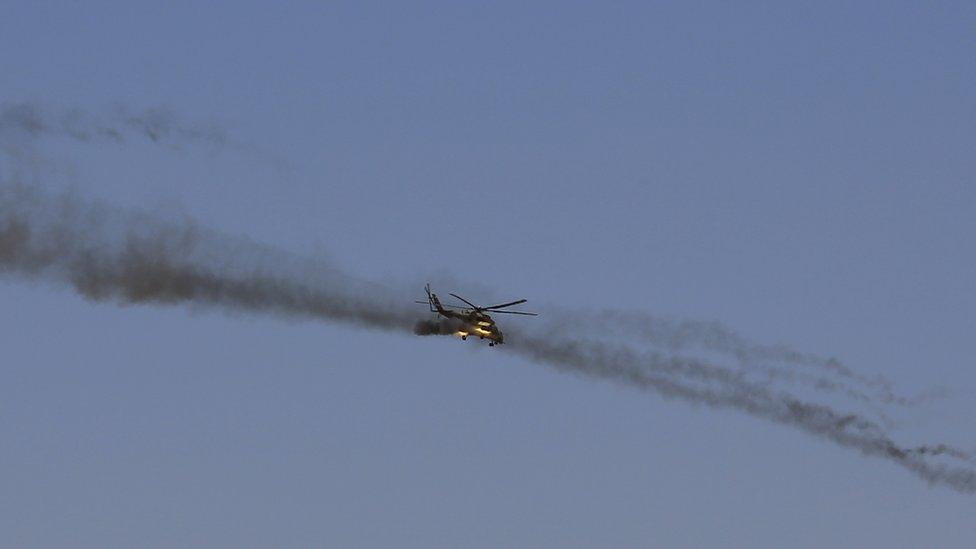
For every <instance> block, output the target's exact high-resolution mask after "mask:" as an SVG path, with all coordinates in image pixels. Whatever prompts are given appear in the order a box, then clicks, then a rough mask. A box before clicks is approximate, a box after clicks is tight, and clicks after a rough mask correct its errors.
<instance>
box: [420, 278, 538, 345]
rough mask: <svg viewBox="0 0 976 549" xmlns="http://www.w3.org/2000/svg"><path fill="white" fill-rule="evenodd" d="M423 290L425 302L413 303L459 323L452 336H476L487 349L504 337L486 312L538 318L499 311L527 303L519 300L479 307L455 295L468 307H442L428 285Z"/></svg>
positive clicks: (521, 312) (466, 337)
mask: <svg viewBox="0 0 976 549" xmlns="http://www.w3.org/2000/svg"><path fill="white" fill-rule="evenodd" d="M424 290H425V291H426V292H427V301H415V303H422V304H427V306H429V307H430V312H432V313H437V314H439V315H441V316H443V317H445V318H449V319H453V320H457V321H459V322H460V325H459V327H458V329H457V331H455V332H454V335H456V336H458V337H460V338H461V339H468V336H478V337H479V338H480V339H487V340H488V346H489V347H494V346H495V345H501V344H502V343H504V342H505V336H504V335H503V334H502V331H501V330H499V329H498V326H497V325H496V324H495V321H494V319H492V318H491V316H489V315H488V312H491V313H492V314H495V313H500V314H508V315H525V316H538V313H526V312H523V311H502V310H500V309H504V308H506V307H511V306H512V305H518V304H520V303H525V302H526V301H527V300H525V299H519V300H516V301H511V302H509V303H501V304H499V305H491V306H490V307H479V306H477V305H475V304H474V303H471V302H470V301H468V300H467V299H464V298H463V297H461V296H459V295H457V294H450V295H451V296H452V297H454V298H456V299H460V300H461V301H463V302H464V303H466V304H467V305H468V307H459V306H456V305H442V304H441V300H440V299H438V298H437V294H435V293H432V292H431V291H430V284H427V285H426V286H424Z"/></svg>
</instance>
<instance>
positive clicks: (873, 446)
mask: <svg viewBox="0 0 976 549" xmlns="http://www.w3.org/2000/svg"><path fill="white" fill-rule="evenodd" d="M511 348H512V349H513V350H515V351H516V352H517V353H519V354H520V355H522V356H524V357H526V358H528V359H529V360H532V361H534V362H540V363H544V364H549V365H550V366H553V367H555V368H557V369H559V370H563V371H568V372H575V373H579V374H584V375H587V376H590V377H597V378H603V379H609V380H614V381H618V382H621V383H624V384H627V385H630V386H633V387H636V388H639V389H642V390H646V391H651V392H654V393H657V394H658V395H661V396H663V397H665V398H674V399H680V400H684V401H687V402H693V403H698V404H704V405H707V406H710V407H713V408H719V409H732V410H737V411H740V412H744V413H746V414H749V415H751V416H753V417H758V418H762V419H766V420H768V421H772V422H774V423H779V424H782V425H789V426H792V427H795V428H797V429H799V430H801V431H803V432H806V433H808V434H811V435H814V436H818V437H821V438H824V439H826V440H829V441H831V442H833V443H835V444H838V445H840V446H843V447H847V448H852V449H855V450H858V451H859V452H861V453H862V454H864V455H869V456H874V457H880V458H884V459H887V460H889V461H892V462H894V463H896V464H898V465H900V466H902V467H904V468H905V469H907V470H909V471H910V472H912V473H914V474H915V475H917V476H918V477H920V478H922V479H923V480H925V481H927V482H929V483H930V484H941V485H945V486H948V487H950V488H953V489H955V490H957V491H959V492H964V493H976V471H974V470H972V469H967V468H961V467H946V466H944V465H938V464H933V463H930V462H927V461H925V460H924V459H923V456H924V455H926V454H928V455H937V454H948V455H951V456H953V457H956V458H959V459H964V460H969V459H970V458H969V456H968V454H966V453H964V452H961V451H959V450H956V449H954V448H951V447H949V446H947V445H937V446H934V447H925V446H923V447H919V448H915V449H912V448H903V447H901V446H899V445H897V444H895V442H894V441H893V440H892V439H891V438H890V436H889V435H888V434H886V432H885V430H884V429H883V428H882V427H881V426H880V425H878V424H877V423H874V422H872V421H870V420H868V419H866V418H864V417H862V416H859V415H857V414H842V413H840V412H837V411H835V410H833V409H831V408H830V407H828V406H825V405H821V404H814V403H807V402H803V401H801V400H799V399H797V398H795V397H793V396H790V395H788V394H779V395H777V394H774V393H772V392H770V391H768V390H766V389H764V388H762V387H758V386H755V385H751V384H748V383H743V382H741V381H738V380H736V379H735V377H734V376H732V377H730V376H729V374H728V373H727V372H724V371H723V370H722V369H721V368H716V367H714V366H712V365H710V364H707V363H704V362H700V361H694V360H688V359H685V358H682V357H675V356H671V357H664V356H662V355H658V354H650V355H646V356H640V355H639V354H637V353H635V352H634V351H633V350H632V349H629V348H627V347H611V346H608V345H605V344H601V343H599V342H580V341H554V340H553V339H550V338H538V337H531V336H527V337H522V338H520V339H519V340H518V341H517V342H514V343H513V345H512V347H511ZM693 379H698V380H706V381H713V382H717V383H712V384H711V385H707V386H701V385H696V384H695V383H693V382H692V381H691V380H693Z"/></svg>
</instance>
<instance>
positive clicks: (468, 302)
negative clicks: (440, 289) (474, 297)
mask: <svg viewBox="0 0 976 549" xmlns="http://www.w3.org/2000/svg"><path fill="white" fill-rule="evenodd" d="M450 295H452V296H454V297H456V298H458V299H460V300H461V301H463V302H465V303H467V304H468V305H471V306H472V307H474V308H475V309H476V310H479V311H480V310H481V307H479V306H477V305H475V304H474V303H471V302H470V301H468V300H467V299H464V298H463V297H461V296H459V295H457V294H450Z"/></svg>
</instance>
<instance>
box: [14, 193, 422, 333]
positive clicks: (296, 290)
mask: <svg viewBox="0 0 976 549" xmlns="http://www.w3.org/2000/svg"><path fill="white" fill-rule="evenodd" d="M0 273H2V274H6V275H8V276H16V277H21V278H28V279H32V280H44V281H48V282H52V283H62V284H67V285H69V286H70V287H72V288H73V289H74V290H75V291H77V292H78V293H79V294H81V295H83V296H84V297H86V298H88V299H92V300H95V301H112V302H116V303H120V304H136V303H151V304H167V305H171V304H179V303H185V304H190V305H193V306H197V307H212V308H220V309H222V310H225V311H228V312H234V311H247V312H259V313H270V314H275V315H279V316H285V317H296V318H311V319H319V320H335V321H342V322H349V323H353V324H357V325H360V326H367V327H371V328H378V329H384V330H403V331H407V330H410V329H411V327H412V322H413V321H414V320H415V319H416V317H417V315H416V312H415V311H412V310H410V309H409V308H408V307H406V306H403V305H401V304H400V303H401V300H399V299H397V298H396V297H394V296H391V295H389V294H388V292H384V291H383V290H382V289H381V288H378V287H371V286H367V285H366V284H364V283H362V282H359V281H357V280H355V279H353V278H351V277H348V276H346V275H344V274H342V273H340V272H338V271H337V270H335V269H334V268H332V267H329V266H326V265H321V264H315V263H313V262H307V261H306V262H303V261H301V260H299V259H297V258H294V257H292V256H289V255H288V254H285V253H283V252H280V251H276V250H273V249H270V248H267V247H262V246H260V245H257V244H254V243H251V242H247V241H243V240H239V239H238V240H235V239H231V238H228V237H225V236H222V235H219V234H216V233H212V232H207V231H204V230H202V229H200V228H199V227H197V226H196V225H194V224H193V223H190V222H187V223H184V224H168V223H163V222H160V221H158V220H155V219H152V218H151V217H149V216H140V215H132V214H124V213H122V212H118V211H114V210H111V209H108V208H105V207H99V206H93V205H86V204H84V203H83V202H81V201H79V200H77V199H75V198H72V197H68V196H64V197H59V198H57V199H51V198H49V197H45V196H43V195H41V194H39V193H37V192H34V191H31V190H29V189H27V188H25V187H22V186H16V185H0Z"/></svg>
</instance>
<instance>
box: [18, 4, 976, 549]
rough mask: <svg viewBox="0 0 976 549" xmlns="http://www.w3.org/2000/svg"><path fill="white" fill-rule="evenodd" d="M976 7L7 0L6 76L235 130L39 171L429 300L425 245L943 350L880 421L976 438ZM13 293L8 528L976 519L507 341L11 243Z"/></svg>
mask: <svg viewBox="0 0 976 549" xmlns="http://www.w3.org/2000/svg"><path fill="white" fill-rule="evenodd" d="M974 23H976V11H974V8H973V7H972V6H971V5H970V4H968V3H949V2H945V3H933V4H926V5H925V6H922V5H920V4H919V5H915V4H910V3H901V2H891V3H884V4H879V5H875V6H869V5H867V4H863V5H859V6H856V7H851V6H845V5H843V4H840V3H837V4H834V3H822V4H817V6H816V7H813V6H808V5H794V6H790V5H786V4H773V5H763V4H759V3H746V4H738V5H725V4H720V3H705V4H698V5H695V6H689V5H687V4H686V3H678V2H675V3H669V4H664V3H662V4H654V5H647V4H645V3H632V4H617V5H615V6H614V7H602V6H597V5H595V4H591V5H585V4H577V3H560V4H558V5H557V4H549V5H546V4H534V5H525V4H523V3H511V4H493V5H492V6H491V7H490V8H489V7H471V6H461V5H459V4H457V3H444V4H440V5H434V4H425V5H422V6H420V5H413V6H406V5H403V6H400V5H384V4H380V3H375V4H370V5H365V4H361V3H349V4H330V5H327V6H319V5H314V4H299V3H295V4H288V5H285V6H276V7H274V8H264V7H261V6H258V5H250V4H247V5H242V4H239V3H226V4H223V5H221V4H210V5H208V6H202V7H201V6H196V5H190V4H186V5H184V6H183V7H179V8H172V7H163V6H162V5H157V6H152V5H149V4H143V5H139V6H136V7H133V6H132V5H130V4H126V3H118V4H112V3H86V4H84V5H75V6H61V5H55V4H51V5H47V6H43V5H42V6H38V5H35V4H34V3H18V2H12V3H8V4H6V5H4V6H3V7H2V8H0V94H2V95H0V100H3V101H31V102H36V103H38V104H43V105H48V106H51V107H52V108H54V109H72V108H78V109H82V110H84V111H85V112H109V113H111V112H117V109H118V108H120V107H119V106H122V107H123V108H126V109H132V110H133V111H135V112H142V111H143V110H145V109H164V110H165V111H166V112H173V113H177V115H178V116H180V117H182V118H183V119H185V120H190V121H194V123H196V122H199V123H200V124H201V127H207V128H213V127H217V128H225V129H226V131H227V133H228V135H230V136H232V137H233V141H232V142H229V143H227V142H220V140H214V139H204V140H202V142H198V143H191V144H187V143H183V142H177V143H175V144H167V143H163V144H162V146H160V144H159V143H153V142H152V140H147V139H143V140H140V139H132V140H127V141H126V142H125V143H123V144H119V143H117V142H115V141H114V140H112V139H106V140H92V141H89V142H78V141H76V140H71V139H61V138H57V137H52V136H40V137H39V140H38V141H37V142H35V145H36V150H33V151H30V158H28V160H29V162H28V163H29V164H31V165H32V166H33V167H32V169H31V171H30V179H31V181H30V183H32V184H36V185H37V186H39V187H43V188H45V189H49V190H51V191H52V192H61V191H64V190H68V191H69V192H71V193H74V194H76V195H80V196H84V197H86V198H88V199H91V200H97V201H100V202H103V203H107V204H111V205H113V206H118V207H120V208H123V209H138V210H140V211H151V212H156V213H157V214H158V215H160V216H162V217H168V218H175V219H181V218H183V217H186V216H189V217H192V218H193V219H195V220H197V221H198V222H199V223H200V224H201V225H203V226H204V227H205V228H206V229H208V230H209V229H212V230H215V231H219V232H221V233H224V234H230V235H240V236H243V237H246V238H250V239H253V240H254V241H257V242H259V243H263V244H267V245H270V246H274V247H276V248H280V249H282V250H285V251H287V252H290V253H294V254H298V255H302V256H309V257H313V258H316V259H318V260H321V261H322V262H323V263H331V264H337V265H341V266H342V268H343V269H345V270H347V271H349V272H350V273H351V274H353V275H355V276H359V277H363V278H365V279H369V280H372V281H375V282H378V283H380V284H384V285H386V286H387V287H390V288H393V289H395V290H397V291H400V290H402V291H403V292H404V295H403V299H404V301H412V300H413V299H416V298H417V297H420V296H421V295H422V284H423V282H424V281H425V280H428V279H430V280H431V281H432V282H434V283H435V285H437V286H440V287H442V288H443V290H442V291H443V292H445V293H446V292H447V291H456V292H458V293H460V294H461V295H465V296H467V297H470V298H472V299H475V300H477V301H484V302H488V301H492V300H493V299H496V298H497V299H502V300H504V299H507V298H517V297H528V298H529V299H530V304H531V305H532V306H533V308H534V309H536V310H539V311H540V312H542V313H543V314H544V315H545V313H546V312H547V311H552V312H554V311H555V310H556V307H569V308H571V309H574V310H594V311H596V310H601V309H603V308H606V307H609V308H615V309H625V310H632V311H640V312H648V313H653V314H655V315H661V316H663V317H672V318H692V319H699V320H712V319H715V320H719V321H721V322H722V323H724V324H725V325H727V326H730V327H732V329H734V330H736V332H737V333H739V334H742V335H743V336H744V337H748V338H749V339H750V340H755V341H758V342H760V343H763V344H777V343H784V344H788V345H790V346H792V347H794V348H796V349H800V350H802V351H805V352H809V353H816V354H818V355H820V356H825V357H837V358H839V359H840V360H842V361H843V363H844V364H845V365H847V366H850V367H851V368H854V369H855V370H856V371H857V372H859V373H860V374H863V375H865V376H869V377H876V376H883V377H884V378H885V379H887V380H890V381H891V382H892V384H893V387H894V390H896V391H897V392H898V393H899V394H909V395H914V394H918V393H922V392H924V391H928V390H931V389H934V388H938V387H945V388H947V389H948V390H949V393H950V394H949V396H948V397H947V398H944V399H940V400H936V401H935V402H932V403H928V404H923V405H920V406H917V407H914V408H911V409H909V410H895V411H894V412H893V414H894V415H895V416H896V417H894V418H893V421H894V423H895V426H894V427H893V432H894V433H895V434H897V436H898V437H899V438H900V439H902V440H905V441H906V442H907V443H912V442H913V441H920V442H927V441H929V440H939V441H942V440H945V441H950V442H952V443H954V444H956V445H958V446H961V447H962V448H964V449H967V450H976V433H974V431H973V427H972V421H971V418H972V417H973V414H974V412H976V409H974V405H973V402H974V400H973V397H972V395H974V394H976V374H974V373H973V372H974V369H973V366H974V365H973V361H972V358H971V353H970V348H971V345H970V341H971V340H972V333H973V331H974V328H976V324H974V321H973V318H974V312H976V291H974V290H976V286H974V284H976V283H974V282H973V281H974V280H976V254H974V251H973V245H972V236H971V235H972V234H974V233H976V221H974V219H976V215H974V214H976V189H974V186H973V184H972V181H971V179H972V174H973V173H974V167H976V166H974V162H973V160H972V157H973V155H972V150H973V143H974V135H973V133H974V127H976V126H974V125H973V120H974V115H976V109H974V107H976V100H974V96H973V94H972V89H974V86H976V74H974V68H976V67H974V60H973V56H972V51H973V46H974V44H973V33H972V29H973V28H974ZM34 155H36V156H34ZM10 166H11V163H9V162H8V163H7V164H5V165H0V170H4V171H3V173H2V174H0V175H7V174H8V173H9V169H10ZM0 302H2V303H4V310H5V311H7V312H8V314H5V315H0V327H2V328H3V333H4V334H6V336H5V337H4V338H3V344H4V352H3V355H0V356H2V359H0V363H2V366H0V403H2V404H0V436H2V438H3V440H4V441H5V444H4V448H5V450H4V451H3V452H2V453H0V479H2V481H3V482H2V484H3V490H2V494H3V495H0V532H3V533H2V534H0V544H2V545H10V546H19V547H50V546H80V547H106V546H110V547H115V546H118V547H123V546H132V545H139V546H159V547H169V546H174V545H181V546H207V547H213V546H228V547H229V546H234V547H239V546H255V547H259V546H260V547H263V546H292V547H307V546H352V547H385V546H391V545H395V546H407V547H457V546H464V547H497V546H514V547H593V546H603V547H647V546H666V547H702V546H726V547H781V546H783V545H789V546H792V547H823V546H858V547H880V546H884V547H888V548H890V547H919V546H938V547H971V546H972V544H973V540H974V539H976V527H974V526H973V522H972V516H973V511H974V510H976V504H974V499H973V497H972V496H971V495H970V496H967V495H962V494H958V493H956V492H953V491H951V490H948V489H945V488H938V487H936V488H930V487H928V486H927V485H926V484H925V483H924V482H921V481H919V480H918V479H917V478H915V477H913V476H911V475H908V474H905V472H904V471H903V470H902V469H900V468H898V467H895V466H892V464H890V463H888V462H885V461H881V460H877V459H869V458H866V457H862V456H860V455H858V454H857V453H854V452H850V451H848V450H845V449H841V448H837V447H835V446H833V445H830V444H826V443H824V442H822V441H820V440H818V439H816V438H811V437H808V436H805V435H803V434H801V433H797V432H795V431H794V430H791V429H789V428H784V427H782V426H778V425H775V424H771V423H768V422H763V421H759V420H756V419H754V418H751V417H748V416H746V415H742V414H737V413H733V412H729V411H716V410H711V409H708V408H704V407H695V406H690V405H688V404H686V403H683V402H678V401H672V400H663V399H661V398H659V397H656V396H654V395H648V394H646V393H642V392H639V391H635V390H631V389H628V388H623V387H618V386H616V385H613V384H608V383H603V382H593V381H592V380H588V379H585V378H581V377H576V376H567V375H563V374H560V373H558V372H555V371H553V370H550V369H547V368H544V367H540V366H538V365H535V364H532V363H530V362H527V361H525V360H523V359H521V358H518V357H517V356H515V355H514V354H513V353H508V352H505V349H504V348H502V349H499V350H498V351H502V352H496V350H495V349H492V350H491V351H490V352H489V349H487V347H483V346H479V345H475V344H473V343H474V342H473V341H468V342H465V344H462V343H461V342H458V341H453V340H450V339H447V338H444V339H436V338H434V339H432V338H413V337H410V336H406V335H396V334H387V333H383V332H372V331H361V330H357V329H355V328H351V327H347V326H343V325H335V324H323V323H316V322H303V321H295V320H294V319H292V320H288V319H281V318H278V317H267V318H265V317H260V316H247V315H227V314H222V313H220V312H213V311H207V310H201V309H189V310H188V309H185V308H178V307H177V308H154V307H135V306H133V307H118V306H115V305H111V304H94V303H91V302H88V301H86V300H84V299H81V298H79V297H77V296H76V295H74V294H73V293H72V292H70V291H66V290H64V289H62V288H59V287H55V286H50V285H47V284H44V283H24V282H19V281H14V280H6V279H5V280H4V281H3V282H2V284H0ZM419 307H420V308H421V309H422V306H419ZM557 319H558V320H559V324H560V325H561V326H562V328H563V329H565V330H569V331H572V330H574V329H576V327H577V326H585V325H587V324H588V323H586V322H579V323H577V322H576V320H575V319H574V318H573V317H571V316H570V317H558V316H557V317H554V316H553V314H549V315H545V316H544V317H540V319H539V322H546V323H549V322H553V321H554V320H557ZM499 320H500V321H501V322H505V323H507V324H508V325H509V326H511V329H512V330H518V327H520V326H525V327H526V329H528V327H529V326H532V324H531V323H532V322H534V321H535V320H536V319H521V318H512V319H510V318H506V319H504V320H502V319H499ZM545 325H548V324H545ZM502 327H503V329H505V324H503V325H502ZM621 337H626V334H621Z"/></svg>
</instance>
